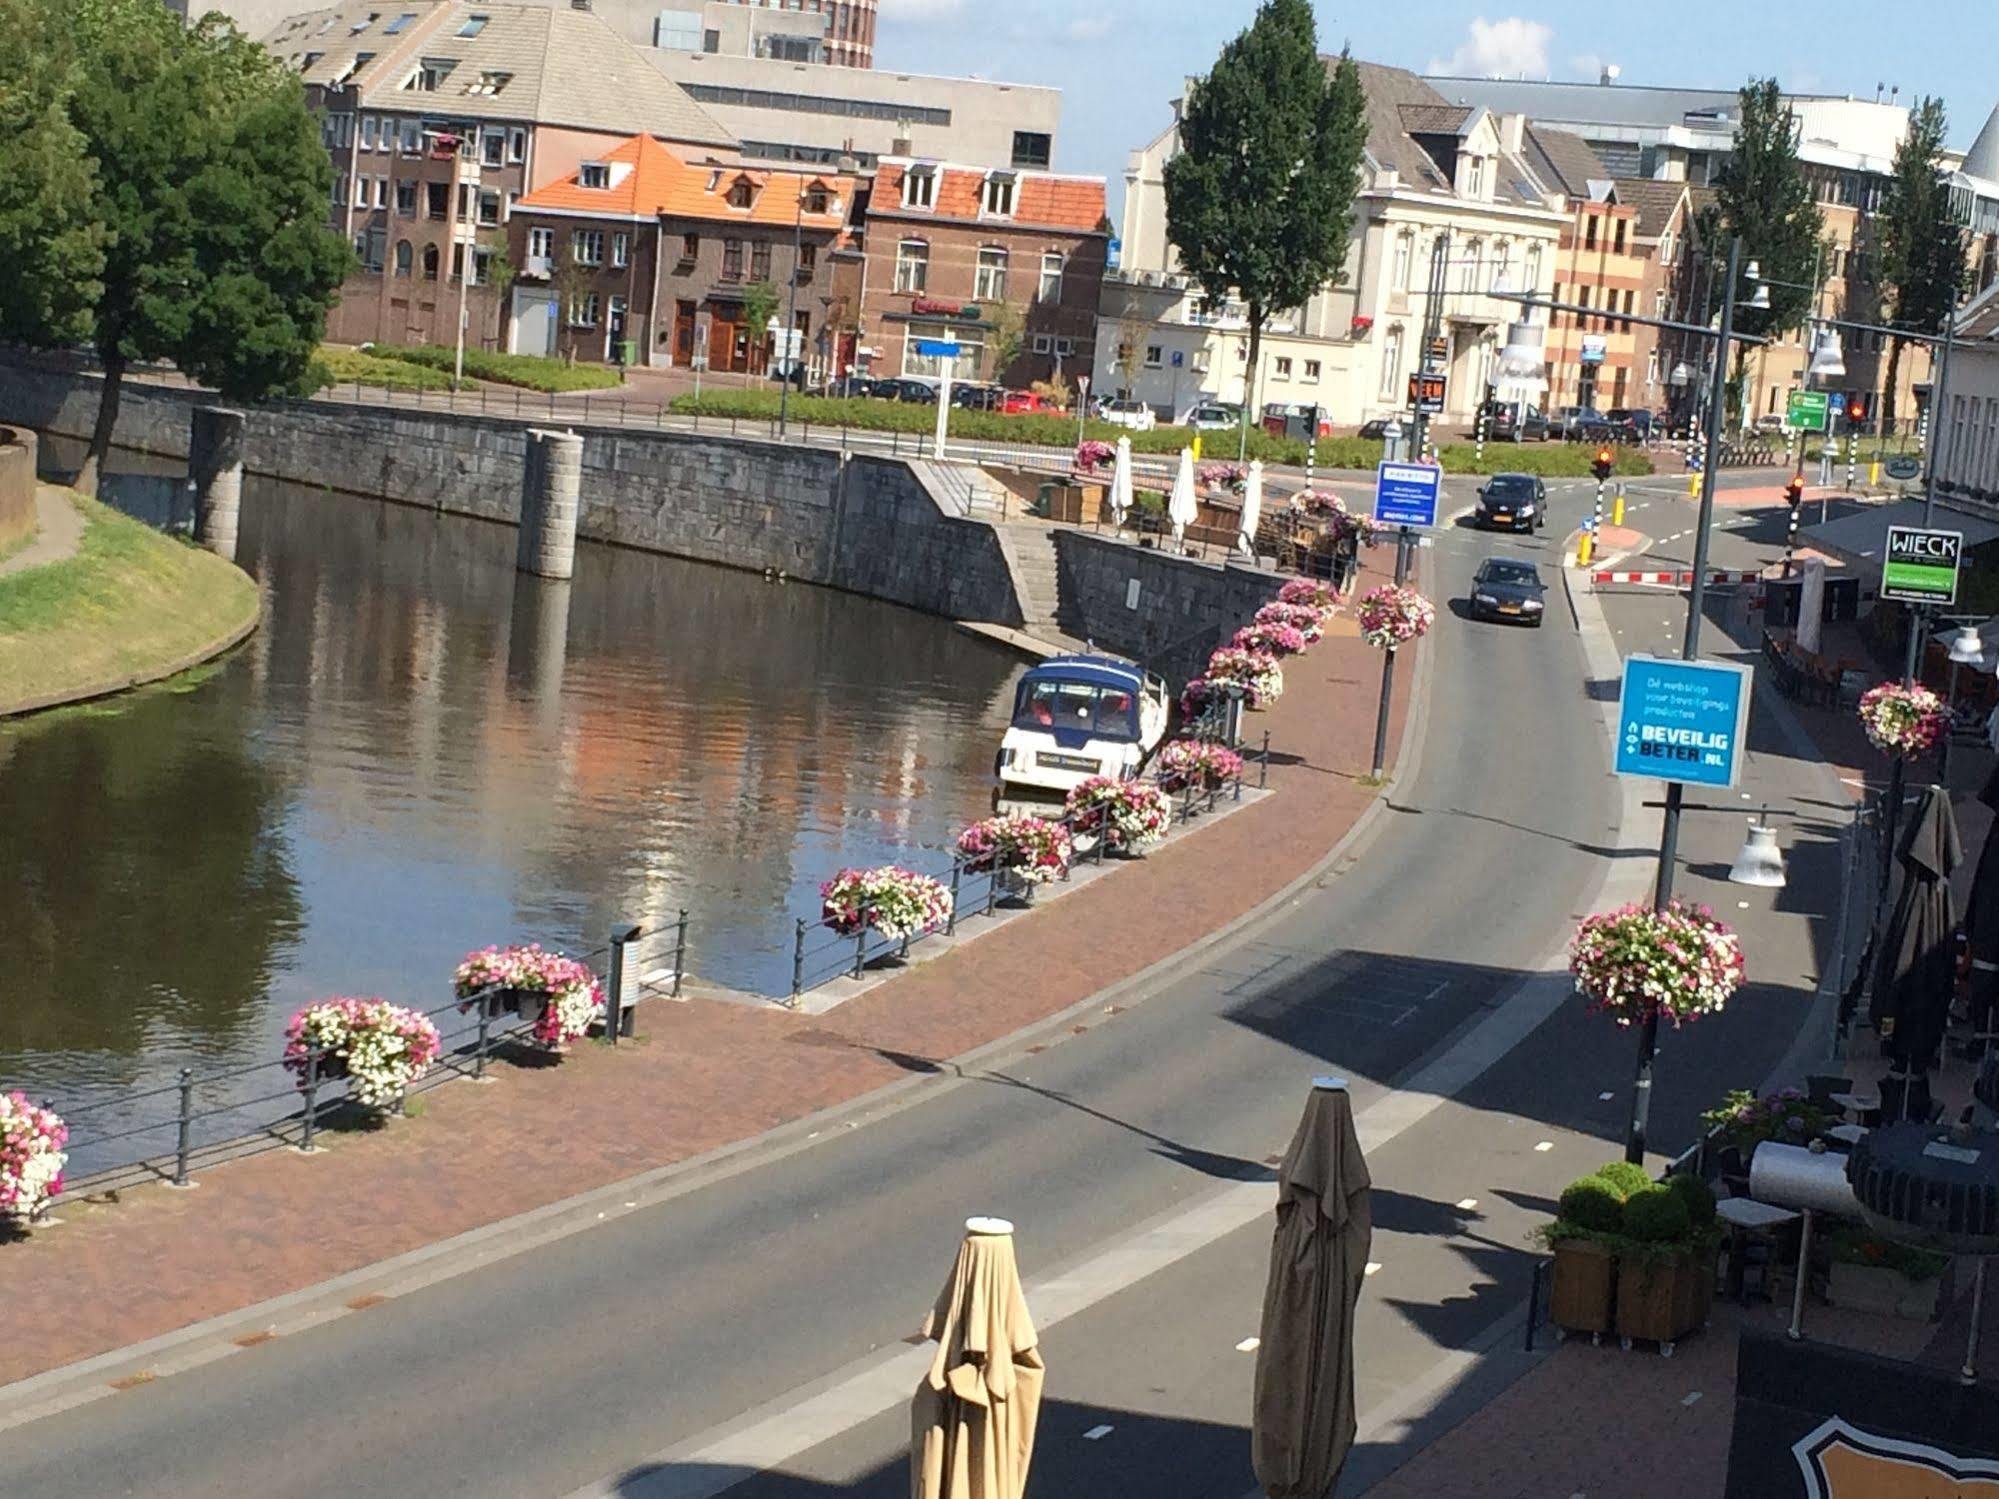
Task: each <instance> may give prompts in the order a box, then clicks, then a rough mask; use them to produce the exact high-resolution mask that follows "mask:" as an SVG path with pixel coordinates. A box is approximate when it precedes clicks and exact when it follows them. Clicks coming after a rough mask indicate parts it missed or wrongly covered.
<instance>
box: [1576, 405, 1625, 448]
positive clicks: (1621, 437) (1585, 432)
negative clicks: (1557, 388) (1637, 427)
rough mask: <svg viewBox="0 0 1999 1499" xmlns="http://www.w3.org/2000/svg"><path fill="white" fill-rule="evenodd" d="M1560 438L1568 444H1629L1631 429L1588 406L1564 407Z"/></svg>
mask: <svg viewBox="0 0 1999 1499" xmlns="http://www.w3.org/2000/svg"><path fill="white" fill-rule="evenodd" d="M1561 432H1562V437H1563V439H1564V440H1565V441H1568V442H1599V443H1600V442H1629V441H1630V440H1631V429H1630V428H1629V427H1626V426H1624V425H1623V424H1621V423H1619V422H1614V421H1612V420H1611V419H1610V418H1609V417H1607V416H1605V415H1604V414H1603V413H1602V412H1601V411H1598V410H1596V409H1595V408H1593V407H1589V406H1564V407H1563V408H1562V411H1561Z"/></svg>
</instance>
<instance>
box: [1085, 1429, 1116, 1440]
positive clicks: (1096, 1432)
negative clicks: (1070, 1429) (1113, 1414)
mask: <svg viewBox="0 0 1999 1499" xmlns="http://www.w3.org/2000/svg"><path fill="white" fill-rule="evenodd" d="M1116 1430H1117V1428H1116V1427H1115V1426H1092V1427H1091V1428H1090V1429H1089V1430H1088V1431H1086V1432H1084V1433H1083V1440H1084V1441H1086V1442H1101V1441H1102V1440H1103V1439H1104V1438H1105V1437H1107V1436H1109V1435H1110V1434H1111V1433H1112V1432H1113V1431H1116Z"/></svg>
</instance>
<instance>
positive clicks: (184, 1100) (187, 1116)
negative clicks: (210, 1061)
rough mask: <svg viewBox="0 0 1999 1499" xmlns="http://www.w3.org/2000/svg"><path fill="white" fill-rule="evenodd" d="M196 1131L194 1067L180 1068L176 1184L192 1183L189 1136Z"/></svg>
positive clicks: (183, 1185)
mask: <svg viewBox="0 0 1999 1499" xmlns="http://www.w3.org/2000/svg"><path fill="white" fill-rule="evenodd" d="M193 1131H194V1069H193V1068H192V1067H183V1068H181V1070H180V1128H179V1129H178V1131H177V1132H176V1135H177V1138H176V1140H175V1143H174V1185H175V1186H176V1187H185V1186H188V1185H190V1183H189V1181H188V1179H187V1152H188V1144H189V1137H190V1136H191V1135H192V1134H193Z"/></svg>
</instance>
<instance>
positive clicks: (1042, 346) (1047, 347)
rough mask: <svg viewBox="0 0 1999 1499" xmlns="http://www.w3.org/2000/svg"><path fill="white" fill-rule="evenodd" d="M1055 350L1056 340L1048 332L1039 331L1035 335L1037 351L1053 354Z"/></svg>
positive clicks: (1035, 348)
mask: <svg viewBox="0 0 1999 1499" xmlns="http://www.w3.org/2000/svg"><path fill="white" fill-rule="evenodd" d="M1054 351H1055V340H1053V339H1052V338H1050V337H1049V336H1048V335H1047V334H1046V333H1037V334H1035V335H1034V352H1035V353H1037V354H1052V353H1053V352H1054Z"/></svg>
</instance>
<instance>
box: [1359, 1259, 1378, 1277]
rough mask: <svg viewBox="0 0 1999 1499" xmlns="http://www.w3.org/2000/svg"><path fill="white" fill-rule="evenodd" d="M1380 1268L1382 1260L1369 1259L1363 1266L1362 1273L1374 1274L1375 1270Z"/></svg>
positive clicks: (1364, 1274)
mask: <svg viewBox="0 0 1999 1499" xmlns="http://www.w3.org/2000/svg"><path fill="white" fill-rule="evenodd" d="M1380 1268H1381V1261H1380V1260H1369V1261H1368V1262H1367V1264H1366V1265H1364V1266H1363V1267H1362V1268H1361V1272H1360V1273H1361V1274H1362V1275H1363V1276H1367V1275H1372V1274H1374V1272H1375V1271H1377V1270H1379V1269H1380Z"/></svg>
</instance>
